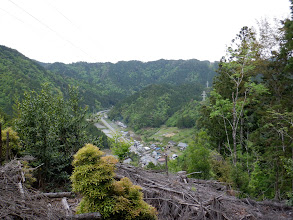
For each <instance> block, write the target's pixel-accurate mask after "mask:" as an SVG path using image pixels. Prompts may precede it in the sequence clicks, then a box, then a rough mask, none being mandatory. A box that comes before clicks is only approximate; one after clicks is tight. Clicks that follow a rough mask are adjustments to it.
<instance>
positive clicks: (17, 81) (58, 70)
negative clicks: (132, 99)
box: [0, 46, 217, 115]
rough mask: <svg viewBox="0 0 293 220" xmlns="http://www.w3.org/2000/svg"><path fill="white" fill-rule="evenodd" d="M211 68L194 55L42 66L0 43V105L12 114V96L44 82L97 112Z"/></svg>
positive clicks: (206, 75) (205, 77) (207, 74)
mask: <svg viewBox="0 0 293 220" xmlns="http://www.w3.org/2000/svg"><path fill="white" fill-rule="evenodd" d="M216 68H217V63H210V62H208V61H199V60H195V59H194V60H158V61H153V62H147V63H143V62H140V61H129V62H124V61H122V62H118V63H116V64H113V63H86V62H79V63H72V64H63V63H53V64H45V63H41V62H38V61H34V60H31V59H29V58H27V57H25V56H24V55H22V54H21V53H19V52H18V51H16V50H13V49H10V48H8V47H5V46H0V109H2V111H3V112H5V113H6V114H9V115H12V106H13V104H14V102H15V99H16V98H19V99H20V100H21V99H22V98H23V94H24V91H31V90H36V91H40V89H41V84H43V83H49V84H50V86H51V87H52V89H53V90H54V91H55V92H62V93H63V95H65V97H68V95H67V90H68V88H69V85H70V86H75V87H78V90H79V91H78V92H79V94H80V96H81V97H82V101H81V103H82V104H83V105H88V106H89V107H90V110H96V111H97V110H99V109H101V108H108V107H110V106H113V105H115V104H116V103H118V102H119V101H121V100H122V99H124V98H126V97H128V96H129V95H132V94H134V93H135V92H137V91H139V90H141V89H143V88H144V87H146V86H149V85H152V84H172V85H181V84H184V83H195V82H196V83H200V84H205V83H206V81H209V82H210V83H211V82H212V79H213V77H214V75H215V69H216Z"/></svg>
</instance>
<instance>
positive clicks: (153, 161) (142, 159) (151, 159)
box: [140, 155, 158, 167]
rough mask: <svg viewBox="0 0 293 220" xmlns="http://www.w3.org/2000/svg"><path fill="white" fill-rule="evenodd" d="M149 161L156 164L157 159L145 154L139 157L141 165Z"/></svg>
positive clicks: (145, 164)
mask: <svg viewBox="0 0 293 220" xmlns="http://www.w3.org/2000/svg"><path fill="white" fill-rule="evenodd" d="M150 162H152V163H153V164H154V165H157V164H158V162H157V160H156V159H155V158H153V157H151V156H149V155H145V156H143V157H141V158H140V163H141V165H142V166H143V167H144V166H147V165H148V164H149V163H150Z"/></svg>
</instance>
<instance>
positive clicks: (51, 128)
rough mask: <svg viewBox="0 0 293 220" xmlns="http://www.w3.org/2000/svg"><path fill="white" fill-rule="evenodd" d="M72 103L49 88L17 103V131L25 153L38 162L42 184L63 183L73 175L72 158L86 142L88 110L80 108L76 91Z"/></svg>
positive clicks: (72, 96) (28, 95)
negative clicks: (86, 114) (85, 128)
mask: <svg viewBox="0 0 293 220" xmlns="http://www.w3.org/2000/svg"><path fill="white" fill-rule="evenodd" d="M69 96H70V99H69V100H68V101H66V100H64V98H63V96H62V95H60V94H54V93H53V92H52V91H51V90H50V88H49V86H48V85H47V84H45V85H43V88H42V90H41V91H40V92H39V93H37V92H35V91H32V92H29V93H25V98H24V99H23V101H22V102H21V103H18V117H17V119H16V121H15V128H16V131H17V132H18V134H19V138H20V141H21V144H22V145H23V149H24V150H25V153H27V154H31V155H32V156H34V157H35V158H36V161H35V162H34V163H35V164H34V165H35V166H41V168H40V169H39V176H38V178H39V181H40V182H41V183H44V182H47V183H49V182H50V183H62V182H64V181H66V179H68V177H69V174H70V173H71V157H72V155H73V154H74V153H75V152H76V151H77V150H78V149H79V148H80V147H82V146H83V144H84V143H85V142H86V137H85V133H84V130H83V127H84V125H83V123H84V116H85V111H86V109H82V108H80V107H79V105H78V102H79V101H78V96H77V91H76V89H74V88H71V90H70V91H69Z"/></svg>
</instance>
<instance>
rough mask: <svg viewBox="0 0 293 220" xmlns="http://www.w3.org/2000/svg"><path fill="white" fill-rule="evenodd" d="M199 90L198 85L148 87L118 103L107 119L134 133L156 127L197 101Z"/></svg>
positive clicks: (200, 90) (200, 88)
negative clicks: (117, 120) (123, 124)
mask: <svg viewBox="0 0 293 220" xmlns="http://www.w3.org/2000/svg"><path fill="white" fill-rule="evenodd" d="M202 89H203V86H202V85H200V84H199V83H190V84H182V85H179V86H177V85H167V84H164V85H150V86H148V87H146V88H144V89H142V90H141V91H139V92H137V93H135V94H134V95H132V96H129V97H128V98H126V99H125V100H123V101H122V102H120V103H118V104H117V105H116V106H115V107H114V108H113V109H111V111H110V112H109V116H110V118H111V119H122V120H123V121H125V122H126V123H127V124H128V125H129V126H131V127H133V128H134V129H140V128H143V127H159V126H160V125H162V124H164V123H165V122H166V121H167V120H168V119H169V118H170V117H171V116H172V115H173V114H174V113H175V112H177V111H179V110H180V109H181V108H182V107H183V106H184V105H186V104H187V103H188V102H192V100H199V99H200V94H201V92H202ZM174 120H177V119H174ZM175 123H176V122H175ZM190 127H192V126H190Z"/></svg>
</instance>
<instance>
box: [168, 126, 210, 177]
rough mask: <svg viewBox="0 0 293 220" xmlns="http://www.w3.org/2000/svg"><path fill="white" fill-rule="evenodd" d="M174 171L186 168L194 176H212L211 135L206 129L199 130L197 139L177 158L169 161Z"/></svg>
mask: <svg viewBox="0 0 293 220" xmlns="http://www.w3.org/2000/svg"><path fill="white" fill-rule="evenodd" d="M169 167H170V169H171V170H172V171H179V170H186V171H187V172H188V173H193V172H200V173H196V174H192V176H193V177H196V178H202V179H209V178H210V177H211V163H210V145H209V136H208V135H207V133H206V132H205V131H198V133H197V134H196V136H195V140H194V142H193V143H192V144H190V145H189V146H188V147H187V149H186V150H185V151H184V152H183V154H182V155H180V156H179V157H178V158H176V160H174V161H171V162H170V163H169Z"/></svg>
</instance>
